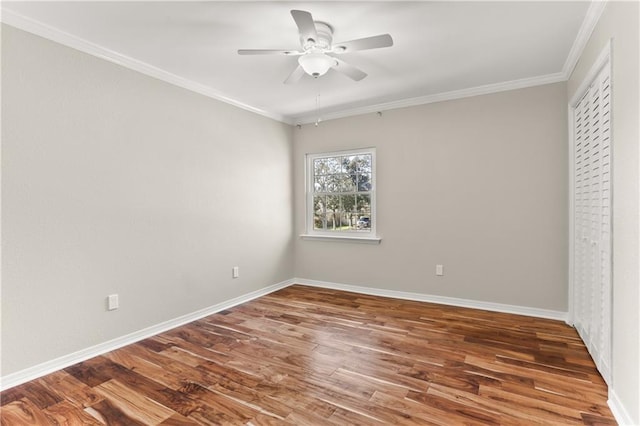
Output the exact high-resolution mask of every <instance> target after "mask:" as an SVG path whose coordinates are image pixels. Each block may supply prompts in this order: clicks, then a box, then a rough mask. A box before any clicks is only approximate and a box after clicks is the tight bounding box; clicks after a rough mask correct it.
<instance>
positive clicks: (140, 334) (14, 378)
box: [0, 280, 295, 391]
mask: <svg viewBox="0 0 640 426" xmlns="http://www.w3.org/2000/svg"><path fill="white" fill-rule="evenodd" d="M294 283H295V281H294V280H286V281H282V282H280V283H277V284H273V285H271V286H269V287H265V288H261V289H260V290H256V291H252V292H251V293H247V294H244V295H242V296H238V297H234V298H233V299H230V300H226V301H224V302H221V303H218V304H216V305H213V306H209V307H207V308H204V309H200V310H198V311H195V312H192V313H190V314H186V315H182V316H180V317H177V318H174V319H171V320H169V321H165V322H162V323H160V324H156V325H153V326H151V327H147V328H144V329H142V330H138V331H135V332H133V333H130V334H127V335H125V336H121V337H117V338H115V339H112V340H109V341H107V342H104V343H100V344H98V345H95V346H91V347H89V348H86V349H82V350H80V351H77V352H74V353H71V354H68V355H64V356H62V357H60V358H56V359H53V360H51V361H47V362H43V363H42V364H38V365H35V366H33V367H29V368H26V369H24V370H20V371H17V372H15V373H11V374H8V375H6V376H2V377H0V391H3V390H6V389H9V388H12V387H14V386H18V385H20V384H22V383H26V382H28V381H30V380H34V379H37V378H39V377H42V376H45V375H47V374H51V373H53V372H55V371H59V370H62V369H63V368H67V367H69V366H72V365H74V364H77V363H79V362H82V361H86V360H87V359H89V358H93V357H96V356H99V355H102V354H104V353H107V352H110V351H113V350H115V349H118V348H121V347H123V346H126V345H130V344H132V343H135V342H138V341H140V340H143V339H146V338H148V337H151V336H155V335H157V334H159V333H163V332H165V331H168V330H171V329H172V328H176V327H179V326H181V325H184V324H187V323H190V322H192V321H196V320H198V319H201V318H204V317H206V316H208V315H211V314H215V313H216V312H220V311H224V310H225V309H229V308H231V307H233V306H236V305H240V304H242V303H245V302H248V301H250V300H253V299H257V298H258V297H261V296H264V295H267V294H269V293H273V292H274V291H277V290H280V289H282V288H285V287H288V286H290V285H292V284H294Z"/></svg>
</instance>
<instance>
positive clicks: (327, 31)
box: [300, 21, 333, 51]
mask: <svg viewBox="0 0 640 426" xmlns="http://www.w3.org/2000/svg"><path fill="white" fill-rule="evenodd" d="M313 24H314V25H315V27H316V33H317V34H318V39H317V40H313V39H311V38H310V39H307V40H304V39H302V38H301V39H300V44H302V48H303V49H304V50H305V51H309V50H311V49H317V50H320V51H325V50H329V49H331V42H332V41H333V28H332V27H331V25H329V24H327V23H326V22H321V21H313Z"/></svg>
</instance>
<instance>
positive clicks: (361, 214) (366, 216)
mask: <svg viewBox="0 0 640 426" xmlns="http://www.w3.org/2000/svg"><path fill="white" fill-rule="evenodd" d="M356 209H357V211H358V222H357V223H356V228H357V229H358V230H359V231H367V232H369V231H371V220H372V217H371V196H369V195H358V196H357V198H356Z"/></svg>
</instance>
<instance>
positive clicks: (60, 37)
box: [0, 8, 293, 124]
mask: <svg viewBox="0 0 640 426" xmlns="http://www.w3.org/2000/svg"><path fill="white" fill-rule="evenodd" d="M0 22H3V23H5V24H7V25H10V26H12V27H15V28H18V29H20V30H23V31H27V32H29V33H32V34H35V35H38V36H40V37H43V38H45V39H48V40H51V41H55V42H56V43H60V44H62V45H64V46H67V47H71V48H72V49H76V50H79V51H81V52H84V53H88V54H89V55H92V56H96V57H98V58H101V59H104V60H106V61H109V62H112V63H115V64H118V65H120V66H123V67H125V68H129V69H132V70H134V71H138V72H139V73H142V74H145V75H147V76H149V77H153V78H156V79H158V80H162V81H164V82H167V83H170V84H173V85H174V86H178V87H181V88H183V89H187V90H190V91H192V92H195V93H199V94H201V95H204V96H207V97H209V98H212V99H215V100H218V101H221V102H224V103H227V104H230V105H233V106H235V107H238V108H241V109H244V110H246V111H250V112H253V113H255V114H259V115H262V116H265V117H268V118H271V119H273V120H276V121H280V122H283V123H286V124H293V122H292V121H291V120H290V119H289V118H288V117H285V116H283V115H280V114H273V113H271V112H269V111H265V110H262V109H260V108H256V107H253V106H251V105H247V104H245V103H242V102H239V101H236V100H234V99H232V98H229V97H228V96H225V95H224V94H222V93H221V92H218V91H217V90H214V89H213V88H211V87H209V86H205V85H204V84H200V83H196V82H195V81H193V80H189V79H186V78H184V77H180V76H178V75H176V74H172V73H170V72H168V71H165V70H163V69H161V68H158V67H155V66H153V65H150V64H148V63H146V62H142V61H139V60H137V59H134V58H132V57H130V56H126V55H123V54H120V53H118V52H115V51H113V50H110V49H107V48H105V47H102V46H100V45H98V44H95V43H92V42H90V41H87V40H84V39H82V38H80V37H77V36H74V35H72V34H69V33H67V32H64V31H62V30H60V29H58V28H55V27H52V26H49V25H46V24H44V23H42V22H40V21H36V20H34V19H31V18H27V17H26V16H23V15H21V14H18V13H15V12H13V11H11V10H8V9H4V8H3V9H2V11H1V13H0Z"/></svg>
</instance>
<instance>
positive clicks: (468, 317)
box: [0, 285, 615, 426]
mask: <svg viewBox="0 0 640 426" xmlns="http://www.w3.org/2000/svg"><path fill="white" fill-rule="evenodd" d="M0 398H1V400H2V402H1V403H2V409H1V411H0V423H1V424H2V425H6V426H10V425H30V424H36V425H48V424H53V425H102V424H107V425H127V426H129V425H186V426H188V425H211V424H213V425H216V424H224V425H227V424H229V425H236V424H238V425H240V424H249V425H278V424H296V425H378V424H384V425H393V424H397V425H447V426H449V425H463V424H470V425H493V424H503V425H521V424H524V425H529V424H550V425H551V424H552V425H560V424H567V425H569V424H578V425H583V424H584V425H596V424H597V425H614V424H615V421H614V419H613V416H612V414H611V412H610V411H609V408H608V407H607V404H606V401H607V387H606V385H605V383H604V382H603V380H602V378H601V376H600V375H599V374H598V372H597V371H596V369H595V366H594V364H593V361H592V360H591V358H590V357H589V354H588V353H587V351H586V349H585V346H584V344H583V343H582V342H581V340H580V339H579V337H578V335H577V334H576V332H575V331H574V330H573V329H572V328H571V327H568V326H567V325H566V324H564V323H562V322H558V321H552V320H544V319H536V318H530V317H523V316H518V315H510V314H499V313H492V312H486V311H479V310H473V309H465V308H456V307H448V306H443V305H436V304H429V303H420V302H411V301H403V300H397V299H388V298H382V297H373V296H365V295H361V294H355V293H347V292H341V291H334V290H324V289H316V288H311V287H304V286H299V285H296V286H292V287H288V288H285V289H283V290H280V291H278V292H275V293H272V294H270V295H268V296H264V297H261V298H259V299H257V300H254V301H251V302H249V303H246V304H243V305H240V306H237V307H234V308H232V309H229V310H227V311H224V312H220V313H218V314H215V315H212V316H209V317H207V318H204V319H202V320H199V321H196V322H193V323H191V324H188V325H185V326H182V327H179V328H176V329H173V330H171V331H169V332H167V333H164V334H161V335H158V336H155V337H152V338H150V339H146V340H143V341H141V342H138V343H136V344H133V345H130V346H127V347H125V348H122V349H119V350H116V351H113V352H110V353H107V354H105V355H103V356H99V357H96V358H93V359H90V360H88V361H85V362H82V363H80V364H77V365H74V366H71V367H69V368H66V369H64V370H62V371H59V372H56V373H53V374H51V375H48V376H46V377H42V378H40V379H37V380H34V381H32V382H29V383H26V384H24V385H21V386H17V387H15V388H12V389H8V390H6V391H5V392H3V393H2V394H1V395H0Z"/></svg>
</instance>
